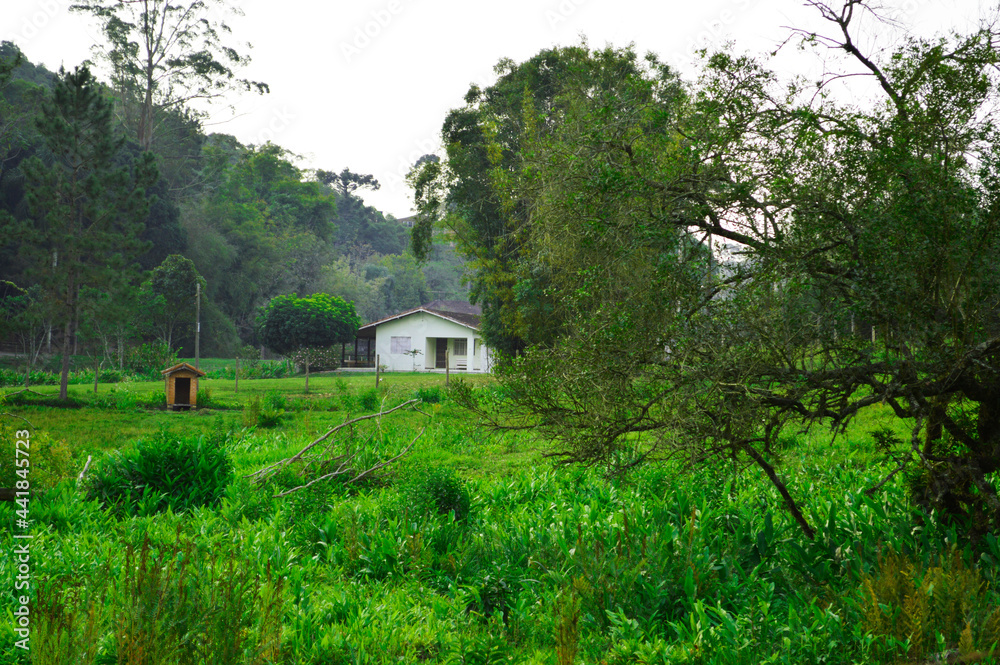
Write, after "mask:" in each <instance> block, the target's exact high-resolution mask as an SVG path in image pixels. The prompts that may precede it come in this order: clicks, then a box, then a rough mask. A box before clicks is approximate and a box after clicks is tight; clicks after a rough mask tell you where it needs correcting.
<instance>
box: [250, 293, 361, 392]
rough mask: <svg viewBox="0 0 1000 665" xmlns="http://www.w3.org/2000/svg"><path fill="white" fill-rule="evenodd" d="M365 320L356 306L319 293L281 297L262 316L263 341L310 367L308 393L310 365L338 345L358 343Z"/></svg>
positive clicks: (307, 368)
mask: <svg viewBox="0 0 1000 665" xmlns="http://www.w3.org/2000/svg"><path fill="white" fill-rule="evenodd" d="M359 327H361V319H359V318H358V315H357V313H355V311H354V303H353V302H346V301H345V300H344V299H343V298H340V297H338V296H331V295H329V294H326V293H316V294H313V295H311V296H308V297H306V298H299V297H297V296H296V295H295V294H294V293H293V294H291V295H287V296H277V297H275V298H273V299H272V300H271V302H270V303H268V305H267V307H266V308H265V309H264V310H263V312H262V314H261V321H260V332H261V341H263V343H264V345H265V346H267V347H268V348H269V349H271V350H272V351H276V352H277V353H280V354H283V355H296V356H298V358H297V359H301V360H302V361H303V362H304V363H305V366H306V388H305V389H306V392H309V365H310V364H311V363H312V362H314V361H316V360H317V359H320V358H325V357H326V355H327V354H326V353H325V352H327V351H328V350H329V349H330V348H331V347H332V346H333V345H334V344H344V343H347V342H353V341H354V335H355V333H357V331H358V328H359Z"/></svg>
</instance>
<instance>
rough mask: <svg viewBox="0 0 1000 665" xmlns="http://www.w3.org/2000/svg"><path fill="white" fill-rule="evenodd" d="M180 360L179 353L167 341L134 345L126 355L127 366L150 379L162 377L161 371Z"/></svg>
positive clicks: (131, 370)
mask: <svg viewBox="0 0 1000 665" xmlns="http://www.w3.org/2000/svg"><path fill="white" fill-rule="evenodd" d="M178 362H180V361H179V359H178V358H177V354H176V353H175V352H174V351H173V349H171V348H170V347H169V346H167V344H166V342H151V343H147V344H140V345H139V346H136V347H132V348H131V349H129V350H128V352H127V353H126V355H125V367H126V368H127V369H128V370H129V371H130V372H134V373H135V374H139V375H141V376H144V377H147V378H149V379H152V380H155V379H162V375H161V374H160V372H162V371H163V370H165V369H167V368H168V367H173V366H174V365H176V364H177V363H178Z"/></svg>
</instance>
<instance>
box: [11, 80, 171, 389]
mask: <svg viewBox="0 0 1000 665" xmlns="http://www.w3.org/2000/svg"><path fill="white" fill-rule="evenodd" d="M37 126H38V131H39V133H40V134H41V136H42V137H43V139H44V141H45V146H46V149H47V151H48V154H49V155H50V156H51V159H50V162H49V163H45V162H43V161H42V160H41V159H40V158H38V157H33V158H32V159H31V160H29V161H28V163H26V164H25V166H24V170H25V176H26V180H27V198H28V204H29V208H30V210H31V213H32V219H29V220H23V221H15V220H11V219H8V221H7V223H6V225H5V226H6V230H7V231H8V232H9V233H10V234H11V236H12V237H14V238H16V239H18V240H19V241H20V242H21V252H22V254H23V255H25V257H26V259H27V260H28V261H30V263H31V265H32V267H33V273H34V275H35V276H36V277H37V279H38V282H39V283H40V285H41V287H42V290H43V293H44V297H45V299H46V302H47V303H48V307H49V309H50V311H51V312H52V317H53V319H54V321H55V322H56V323H57V324H58V325H60V326H62V328H63V340H62V343H63V347H62V354H63V359H62V380H61V385H60V391H59V393H60V398H61V399H65V398H66V394H67V393H66V387H67V382H68V378H69V354H70V351H71V349H72V346H71V344H72V341H73V338H74V335H75V331H76V326H77V320H78V313H79V311H78V310H79V304H80V302H79V291H80V289H82V288H84V287H88V286H91V287H101V286H103V285H106V284H108V283H110V282H111V281H113V280H114V279H120V277H121V276H122V275H123V274H125V273H128V272H129V270H130V269H131V267H132V265H133V262H134V261H135V259H136V258H137V257H138V255H139V254H140V253H141V252H142V251H144V250H145V249H147V247H146V246H145V245H144V244H143V243H142V242H141V241H140V240H139V237H138V235H139V233H141V231H142V228H143V224H142V221H141V220H143V219H144V218H145V216H146V214H147V211H148V208H149V202H148V199H147V196H146V193H145V188H146V187H149V186H150V185H151V184H152V183H153V182H155V180H156V167H155V164H154V159H153V156H152V155H150V154H148V153H147V154H145V155H143V156H142V158H141V159H139V160H138V161H137V162H136V163H135V164H134V165H133V166H132V167H131V168H128V167H119V168H116V167H115V166H114V160H115V158H116V156H117V155H118V154H119V152H120V150H121V148H122V144H123V139H121V138H119V137H116V136H115V133H114V129H113V126H112V116H111V106H110V103H109V102H107V101H106V100H105V99H104V98H103V97H102V95H101V91H100V87H99V85H98V83H97V82H96V81H95V79H94V78H93V76H92V75H91V73H90V71H89V69H88V68H87V67H80V68H77V69H76V70H75V71H74V72H72V73H66V72H63V73H61V75H60V78H59V80H58V81H57V82H56V86H55V89H54V91H53V96H52V99H51V100H47V101H46V103H45V104H44V106H43V108H42V112H41V114H40V115H39V118H38V121H37Z"/></svg>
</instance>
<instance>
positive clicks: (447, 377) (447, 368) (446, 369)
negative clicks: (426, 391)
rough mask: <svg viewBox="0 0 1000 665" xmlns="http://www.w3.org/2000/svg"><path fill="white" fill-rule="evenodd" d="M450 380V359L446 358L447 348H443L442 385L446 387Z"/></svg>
mask: <svg viewBox="0 0 1000 665" xmlns="http://www.w3.org/2000/svg"><path fill="white" fill-rule="evenodd" d="M449 381H451V361H450V360H449V359H448V349H445V350H444V385H445V387H446V388H447V387H448V382H449Z"/></svg>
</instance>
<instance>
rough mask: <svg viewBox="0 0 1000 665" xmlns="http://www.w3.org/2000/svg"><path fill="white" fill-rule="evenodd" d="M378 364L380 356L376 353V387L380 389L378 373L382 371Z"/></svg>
mask: <svg viewBox="0 0 1000 665" xmlns="http://www.w3.org/2000/svg"><path fill="white" fill-rule="evenodd" d="M378 362H379V357H378V354H377V353H376V354H375V387H376V388H378V373H379V370H380V369H381V368H380V367H379V366H378Z"/></svg>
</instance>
